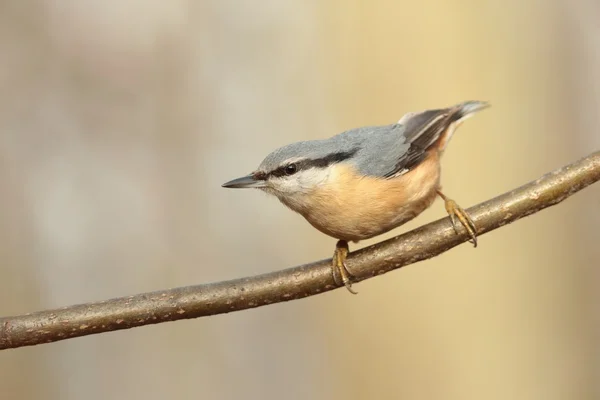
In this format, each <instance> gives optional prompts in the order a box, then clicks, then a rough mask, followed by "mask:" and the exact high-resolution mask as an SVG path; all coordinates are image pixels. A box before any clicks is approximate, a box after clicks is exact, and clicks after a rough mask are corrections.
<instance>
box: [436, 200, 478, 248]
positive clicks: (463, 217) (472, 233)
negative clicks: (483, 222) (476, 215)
mask: <svg viewBox="0 0 600 400" xmlns="http://www.w3.org/2000/svg"><path fill="white" fill-rule="evenodd" d="M437 193H438V195H439V196H440V197H441V198H442V199H443V200H444V203H445V206H446V211H447V212H448V215H450V220H451V221H452V226H453V227H454V230H455V231H456V233H458V224H457V221H456V220H457V219H458V221H459V222H460V223H461V225H462V226H464V227H465V229H466V230H467V233H468V234H469V237H470V238H471V239H470V240H469V242H471V243H473V246H474V247H477V228H476V227H475V223H474V222H473V220H472V219H471V217H470V216H469V214H468V213H467V212H466V211H465V210H463V209H462V208H461V207H460V206H459V205H458V204H456V202H455V201H454V200H452V199H449V198H448V197H446V196H445V195H444V194H443V193H442V192H441V191H439V190H438V191H437Z"/></svg>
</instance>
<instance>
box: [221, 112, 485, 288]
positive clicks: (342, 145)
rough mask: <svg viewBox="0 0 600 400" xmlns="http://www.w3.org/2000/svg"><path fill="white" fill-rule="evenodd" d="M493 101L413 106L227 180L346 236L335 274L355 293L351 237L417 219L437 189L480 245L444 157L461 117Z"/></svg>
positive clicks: (298, 146) (286, 151)
mask: <svg viewBox="0 0 600 400" xmlns="http://www.w3.org/2000/svg"><path fill="white" fill-rule="evenodd" d="M486 107H488V103H486V102H482V101H467V102H464V103H461V104H458V105H455V106H453V107H449V108H443V109H439V110H427V111H423V112H418V113H408V114H406V115H404V116H403V117H402V118H401V119H400V121H398V122H397V123H395V124H392V125H385V126H371V127H364V128H357V129H352V130H349V131H346V132H343V133H340V134H338V135H336V136H333V137H331V138H329V139H324V140H311V141H304V142H297V143H292V144H289V145H287V146H284V147H281V148H279V149H277V150H275V151H274V152H272V153H271V154H269V155H268V156H267V158H265V159H264V161H263V162H262V163H261V164H260V166H259V167H258V169H257V170H256V171H254V172H252V173H251V174H250V175H248V176H244V177H242V178H238V179H234V180H232V181H230V182H227V183H225V184H223V187H226V188H259V189H261V190H263V191H265V192H267V193H270V194H273V195H275V196H276V197H277V198H278V199H279V200H280V201H281V202H282V203H283V204H285V205H286V206H288V207H289V208H291V209H292V210H294V211H296V212H298V213H300V214H301V215H302V216H303V217H304V218H306V220H307V221H308V222H309V223H310V224H311V225H312V226H314V227H315V228H317V229H318V230H320V231H321V232H323V233H325V234H327V235H329V236H332V237H334V238H336V239H338V240H339V241H338V242H337V245H336V249H335V252H334V255H333V274H334V278H337V276H336V272H337V273H338V274H339V276H340V277H341V280H342V282H343V284H344V285H345V286H346V288H347V289H348V290H349V291H350V292H351V293H355V292H354V291H353V290H352V280H351V274H350V272H349V271H348V270H347V268H346V264H345V260H346V256H347V255H348V241H354V242H358V241H359V240H362V239H369V238H372V237H374V236H377V235H380V234H382V233H385V232H388V231H390V230H391V229H393V228H396V227H398V226H400V225H402V224H404V223H406V222H408V221H410V220H411V219H413V218H415V217H416V216H417V215H419V214H420V213H421V212H423V211H424V210H425V209H426V208H428V207H429V206H430V205H431V204H432V203H433V201H434V200H435V198H436V195H439V196H440V197H441V198H442V199H443V200H444V202H445V206H446V211H447V212H448V214H449V216H450V218H451V221H452V225H453V226H454V229H455V230H456V232H457V233H458V231H459V230H458V229H459V228H458V224H457V220H458V221H459V222H460V223H461V224H462V225H463V226H464V228H465V229H466V231H467V233H468V235H469V237H470V238H471V241H472V243H473V245H474V246H477V231H476V228H475V224H474V223H473V220H472V219H471V217H469V215H468V214H467V213H466V212H465V211H464V210H463V209H462V208H461V207H460V206H458V204H456V202H454V201H453V200H451V199H450V198H448V197H446V196H445V195H444V194H443V193H442V192H441V190H440V189H441V187H440V157H441V156H442V153H443V152H444V149H445V148H446V145H447V144H448V141H449V140H450V138H451V137H452V134H453V133H454V131H455V129H456V128H457V127H458V125H459V124H460V123H461V122H462V121H464V120H465V119H466V118H468V117H470V116H472V115H473V114H474V113H475V112H477V111H480V110H482V109H484V108H486Z"/></svg>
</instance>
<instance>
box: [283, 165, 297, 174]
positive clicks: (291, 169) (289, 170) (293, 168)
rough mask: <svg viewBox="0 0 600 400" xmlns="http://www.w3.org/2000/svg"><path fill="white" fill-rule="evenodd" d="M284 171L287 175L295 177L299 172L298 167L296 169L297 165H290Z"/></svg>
mask: <svg viewBox="0 0 600 400" xmlns="http://www.w3.org/2000/svg"><path fill="white" fill-rule="evenodd" d="M284 171H285V174H286V175H294V174H295V173H296V172H297V171H298V167H296V164H288V165H286V166H285V168H284Z"/></svg>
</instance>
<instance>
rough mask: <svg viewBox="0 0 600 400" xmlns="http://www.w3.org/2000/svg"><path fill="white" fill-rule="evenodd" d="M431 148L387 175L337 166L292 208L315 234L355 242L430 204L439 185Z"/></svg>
mask: <svg viewBox="0 0 600 400" xmlns="http://www.w3.org/2000/svg"><path fill="white" fill-rule="evenodd" d="M439 181H440V166H439V156H438V153H437V151H432V152H430V154H429V155H428V157H427V158H426V159H425V160H424V161H423V162H421V164H419V165H418V166H417V167H416V168H414V169H413V170H411V171H410V172H408V173H406V174H404V175H401V176H399V177H397V178H393V179H381V178H380V179H378V178H374V177H362V178H361V177H359V175H358V174H357V172H356V171H355V170H353V168H352V167H350V166H348V165H345V164H337V165H336V166H334V167H333V170H332V174H331V176H330V179H329V180H328V181H327V182H326V183H325V184H323V185H321V186H319V188H318V189H315V190H314V191H313V192H312V193H311V194H310V196H308V200H307V201H306V202H305V203H304V204H303V205H302V206H301V207H295V210H296V211H297V212H299V213H300V214H302V215H303V216H304V217H305V218H306V219H307V220H308V222H310V223H311V225H313V226H314V227H315V228H317V229H318V230H320V231H321V232H323V233H325V234H327V235H330V236H332V237H334V238H337V239H344V240H353V241H358V240H361V239H368V238H371V237H373V236H377V235H380V234H382V233H385V232H387V231H389V230H391V229H393V228H396V227H398V226H400V225H402V224H404V223H406V222H407V221H409V220H411V219H413V218H414V217H416V216H417V215H419V214H420V213H421V212H423V211H424V210H425V209H426V208H427V207H429V206H430V205H431V203H432V202H433V200H435V197H436V190H437V189H438V188H439Z"/></svg>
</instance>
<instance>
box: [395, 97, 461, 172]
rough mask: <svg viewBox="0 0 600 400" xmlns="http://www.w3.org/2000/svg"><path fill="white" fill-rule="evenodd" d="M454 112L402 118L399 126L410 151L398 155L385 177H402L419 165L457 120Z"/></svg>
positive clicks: (428, 112) (429, 112) (437, 112)
mask: <svg viewBox="0 0 600 400" xmlns="http://www.w3.org/2000/svg"><path fill="white" fill-rule="evenodd" d="M452 111H453V110H452V109H449V108H445V109H441V110H428V111H424V112H421V113H410V114H406V115H405V116H404V117H402V119H401V120H400V121H398V124H399V125H402V126H403V127H404V130H403V132H402V135H403V137H404V143H405V144H408V149H407V150H406V151H405V152H403V153H401V154H398V159H397V162H396V164H395V165H394V167H393V168H391V169H390V171H388V172H387V173H386V174H385V175H384V176H385V177H386V178H392V177H395V176H398V175H402V174H405V173H406V172H408V171H410V170H411V169H412V168H414V167H416V166H417V165H419V163H420V162H421V161H422V160H423V158H425V156H426V154H427V151H428V150H429V149H430V148H431V146H432V145H433V144H434V143H435V142H436V141H437V140H438V139H439V138H440V136H441V135H442V134H443V133H444V132H445V131H446V129H448V126H449V125H450V123H452V122H454V121H455V120H456V119H454V118H452V114H453V112H452Z"/></svg>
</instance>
